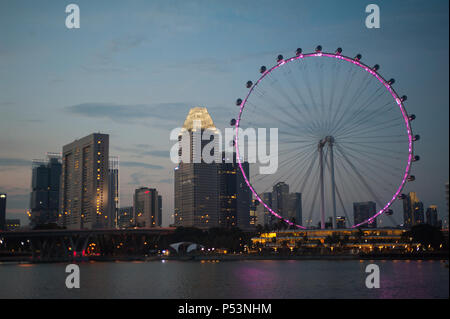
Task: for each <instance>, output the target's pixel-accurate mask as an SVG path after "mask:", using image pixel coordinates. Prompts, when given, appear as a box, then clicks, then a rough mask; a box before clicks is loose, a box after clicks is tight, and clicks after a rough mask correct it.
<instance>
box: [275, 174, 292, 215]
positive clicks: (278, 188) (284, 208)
mask: <svg viewBox="0 0 450 319" xmlns="http://www.w3.org/2000/svg"><path fill="white" fill-rule="evenodd" d="M272 210H273V211H274V212H276V213H277V214H278V215H280V216H281V217H283V218H285V219H286V218H289V214H288V210H289V185H288V184H286V183H285V182H279V183H277V184H276V185H275V186H273V190H272Z"/></svg>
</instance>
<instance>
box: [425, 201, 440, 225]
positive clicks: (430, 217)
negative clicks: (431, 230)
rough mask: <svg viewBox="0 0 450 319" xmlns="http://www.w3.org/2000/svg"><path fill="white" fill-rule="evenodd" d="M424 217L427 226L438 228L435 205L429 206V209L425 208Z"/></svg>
mask: <svg viewBox="0 0 450 319" xmlns="http://www.w3.org/2000/svg"><path fill="white" fill-rule="evenodd" d="M426 217H427V224H428V225H431V226H434V227H437V226H438V212H437V206H436V205H431V206H430V207H428V208H427V212H426Z"/></svg>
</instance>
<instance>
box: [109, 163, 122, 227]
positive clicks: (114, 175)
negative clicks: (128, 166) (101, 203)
mask: <svg viewBox="0 0 450 319" xmlns="http://www.w3.org/2000/svg"><path fill="white" fill-rule="evenodd" d="M108 185H109V186H108V194H109V199H108V203H109V208H108V211H109V214H110V215H111V218H110V219H109V222H110V225H109V226H110V227H112V228H116V227H118V218H119V158H118V157H116V156H111V157H110V158H109V184H108Z"/></svg>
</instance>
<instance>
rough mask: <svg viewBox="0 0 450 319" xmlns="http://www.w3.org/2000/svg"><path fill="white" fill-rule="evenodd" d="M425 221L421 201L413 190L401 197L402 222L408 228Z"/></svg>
mask: <svg viewBox="0 0 450 319" xmlns="http://www.w3.org/2000/svg"><path fill="white" fill-rule="evenodd" d="M423 223H425V214H424V208H423V203H422V202H421V201H420V200H419V197H418V196H417V194H416V193H415V192H410V193H409V194H408V195H406V197H405V198H404V199H403V224H404V226H405V227H407V228H409V227H412V226H415V225H419V224H423Z"/></svg>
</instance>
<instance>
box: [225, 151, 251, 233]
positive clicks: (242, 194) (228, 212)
mask: <svg viewBox="0 0 450 319" xmlns="http://www.w3.org/2000/svg"><path fill="white" fill-rule="evenodd" d="M242 168H243V169H244V171H245V174H246V175H247V176H249V172H250V168H249V164H248V162H243V163H242ZM218 174H219V180H220V194H219V198H220V218H219V224H220V226H221V227H226V228H230V227H238V228H240V229H249V228H250V206H251V205H252V195H251V192H250V189H249V188H248V187H247V184H246V182H245V180H244V177H243V175H242V172H241V169H240V168H239V165H238V163H237V161H236V153H231V154H226V153H225V152H223V153H222V161H221V163H219V165H218Z"/></svg>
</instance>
